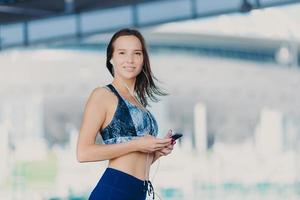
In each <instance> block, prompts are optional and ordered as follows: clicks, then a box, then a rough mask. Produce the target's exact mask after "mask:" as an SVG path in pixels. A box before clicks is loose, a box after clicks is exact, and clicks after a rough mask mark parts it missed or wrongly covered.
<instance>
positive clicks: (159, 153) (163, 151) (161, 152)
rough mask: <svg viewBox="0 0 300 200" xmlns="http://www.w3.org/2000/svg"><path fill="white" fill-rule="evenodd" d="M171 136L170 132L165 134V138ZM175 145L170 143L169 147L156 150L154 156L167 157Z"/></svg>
mask: <svg viewBox="0 0 300 200" xmlns="http://www.w3.org/2000/svg"><path fill="white" fill-rule="evenodd" d="M171 135H172V133H171V130H169V132H168V133H167V135H166V137H165V138H170V137H171ZM175 144H176V141H174V142H172V144H170V145H169V146H167V147H165V148H163V149H161V150H157V151H156V152H155V154H156V156H159V157H160V156H166V155H169V154H170V153H171V152H172V150H173V148H174V145H175Z"/></svg>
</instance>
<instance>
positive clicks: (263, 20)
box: [0, 0, 300, 200]
mask: <svg viewBox="0 0 300 200" xmlns="http://www.w3.org/2000/svg"><path fill="white" fill-rule="evenodd" d="M299 24H300V2H299V1H298V0H230V1H228V0H130V1H129V0H128V1H126V0H114V1H109V0H98V1H96V0H84V1H83V0H51V1H50V0H49V1H48V0H43V1H39V0H0V158H1V159H0V199H1V200H2V199H3V200H6V199H8V200H19V199H22V200H25V199H26V200H27V199H30V200H41V199H43V200H70V199H77V200H79V199H80V200H83V199H87V198H88V196H89V194H90V192H91V191H92V189H93V188H94V187H95V185H96V184H97V182H98V180H99V178H100V177H101V175H102V173H103V172H104V170H105V168H106V166H107V161H104V162H90V163H78V162H77V161H76V142H77V136H78V132H79V128H80V125H81V120H82V114H83V109H84V106H85V103H86V100H87V98H88V96H89V94H90V93H91V91H92V90H93V89H94V88H95V87H99V86H103V85H105V84H108V83H110V82H111V81H112V77H111V76H110V74H109V72H108V70H107V69H106V67H105V61H106V47H107V44H108V42H109V39H110V38H111V36H112V35H113V33H114V32H116V31H117V30H119V29H121V28H125V27H134V28H138V29H139V30H140V31H141V32H142V34H143V35H144V37H145V39H146V43H147V46H148V49H149V54H150V62H151V66H152V69H153V72H154V74H155V76H156V77H157V78H158V79H159V80H160V81H161V82H160V83H159V86H161V87H162V88H164V89H165V90H166V91H168V92H169V93H170V95H169V96H167V97H162V98H161V101H160V102H159V103H152V104H151V107H150V110H151V111H152V112H153V114H154V116H155V117H156V118H157V121H158V124H159V137H163V136H164V135H165V134H166V132H167V131H168V130H169V129H170V128H171V129H173V130H175V131H176V132H181V133H183V134H184V136H183V137H182V139H180V140H179V142H177V144H176V147H175V149H174V150H173V153H172V154H170V155H169V156H167V157H162V158H161V159H160V161H159V162H155V163H154V164H153V165H152V167H151V175H150V180H151V181H152V182H153V184H154V187H155V191H156V192H157V193H158V195H159V196H160V197H161V199H163V200H179V199H180V200H197V199H202V200H221V199H222V200H240V199H243V200H278V199H289V200H290V199H300V170H299V169H300V154H299V153H300V145H299V144H300V66H299V61H300V53H299V51H300V45H299V41H300V26H299ZM98 136H99V135H98ZM96 142H97V143H99V144H101V143H102V141H101V137H98V139H97V141H96Z"/></svg>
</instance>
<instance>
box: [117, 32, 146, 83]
mask: <svg viewBox="0 0 300 200" xmlns="http://www.w3.org/2000/svg"><path fill="white" fill-rule="evenodd" d="M113 47H114V48H113V49H114V52H113V55H112V63H113V67H114V75H115V77H118V76H121V77H122V78H125V79H132V78H135V77H136V76H137V75H138V74H139V73H140V72H141V71H142V66H143V60H144V59H143V52H142V44H141V42H140V40H139V39H138V38H137V37H135V36H133V35H128V36H120V37H118V38H117V39H116V40H115V41H114V43H113Z"/></svg>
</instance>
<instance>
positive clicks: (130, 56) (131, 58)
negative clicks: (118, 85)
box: [126, 55, 133, 63]
mask: <svg viewBox="0 0 300 200" xmlns="http://www.w3.org/2000/svg"><path fill="white" fill-rule="evenodd" d="M126 61H127V62H129V63H132V62H133V55H128V56H127V58H126Z"/></svg>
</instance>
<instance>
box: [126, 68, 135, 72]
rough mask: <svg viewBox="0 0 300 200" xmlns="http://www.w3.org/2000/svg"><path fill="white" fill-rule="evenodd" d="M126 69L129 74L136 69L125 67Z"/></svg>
mask: <svg viewBox="0 0 300 200" xmlns="http://www.w3.org/2000/svg"><path fill="white" fill-rule="evenodd" d="M124 69H125V70H126V71H128V72H133V71H134V69H135V67H124Z"/></svg>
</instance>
